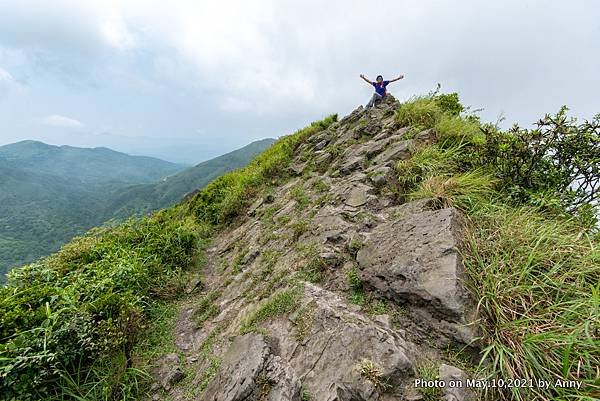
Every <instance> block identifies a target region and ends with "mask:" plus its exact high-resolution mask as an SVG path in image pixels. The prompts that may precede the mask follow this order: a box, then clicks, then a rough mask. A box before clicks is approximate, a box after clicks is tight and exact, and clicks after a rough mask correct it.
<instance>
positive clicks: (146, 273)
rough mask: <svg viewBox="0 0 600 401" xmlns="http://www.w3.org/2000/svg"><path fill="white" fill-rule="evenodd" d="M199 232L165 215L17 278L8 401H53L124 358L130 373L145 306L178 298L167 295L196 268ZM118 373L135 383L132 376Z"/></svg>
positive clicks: (8, 300) (6, 306)
mask: <svg viewBox="0 0 600 401" xmlns="http://www.w3.org/2000/svg"><path fill="white" fill-rule="evenodd" d="M196 228H197V223H196V222H195V220H194V219H193V218H189V217H188V218H182V219H177V218H174V216H173V213H168V212H162V213H158V214H157V215H155V216H153V217H150V218H145V219H142V220H139V221H134V220H130V221H128V222H126V223H125V224H123V225H121V226H118V227H115V228H107V229H96V230H94V231H92V232H90V233H89V234H88V235H87V236H84V237H80V238H77V239H75V240H74V241H73V242H71V243H69V244H67V245H66V246H64V247H63V249H62V251H60V252H59V253H57V254H54V255H52V256H50V257H48V258H46V259H45V260H42V261H40V262H37V263H34V264H31V265H28V266H25V267H23V268H20V269H14V270H13V271H12V272H11V273H10V274H9V279H8V284H7V286H5V287H2V288H0V321H1V323H2V324H1V326H0V327H1V328H0V338H1V339H2V343H1V344H0V378H1V379H2V380H1V384H0V391H1V392H2V394H3V395H6V396H7V397H8V399H11V398H14V399H19V400H30V399H31V400H34V399H36V400H37V399H40V398H41V399H51V398H52V397H55V396H56V397H58V396H59V394H60V393H61V386H64V385H66V384H65V380H66V378H68V377H71V376H72V375H74V374H75V373H76V372H79V373H82V372H85V371H89V372H91V370H92V366H98V364H99V363H101V361H102V360H104V359H111V358H114V356H115V355H117V354H120V353H123V354H124V356H125V359H124V360H125V361H126V363H129V360H128V358H129V352H130V351H131V347H132V345H133V344H134V343H135V341H136V339H137V336H138V335H139V333H140V331H141V329H142V327H143V322H144V309H145V306H146V305H147V302H148V301H149V300H151V299H152V298H156V297H158V296H161V297H173V296H174V295H175V294H176V293H177V291H173V292H171V293H165V291H164V290H165V288H168V287H169V281H170V280H175V279H176V278H177V275H178V272H181V271H182V270H184V269H187V268H188V267H189V266H191V265H192V262H193V258H194V254H195V252H196V249H197V247H198V234H197V230H196ZM114 369H116V370H119V369H123V374H124V375H126V374H129V373H130V372H129V373H127V372H128V369H127V366H125V367H123V366H114ZM88 376H89V378H90V379H91V378H92V377H94V376H93V374H91V373H90V375H88ZM114 390H115V389H112V390H111V391H114Z"/></svg>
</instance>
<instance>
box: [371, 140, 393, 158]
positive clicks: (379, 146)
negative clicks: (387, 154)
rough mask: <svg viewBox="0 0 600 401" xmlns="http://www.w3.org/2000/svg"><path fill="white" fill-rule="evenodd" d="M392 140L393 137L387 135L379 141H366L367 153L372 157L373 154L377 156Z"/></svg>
mask: <svg viewBox="0 0 600 401" xmlns="http://www.w3.org/2000/svg"><path fill="white" fill-rule="evenodd" d="M391 141H392V138H390V137H387V138H383V139H381V140H378V141H375V140H373V141H370V142H367V143H366V148H365V155H366V156H367V157H368V158H369V159H370V158H372V157H373V156H375V155H376V154H378V153H380V152H382V151H383V150H384V149H385V148H386V146H388V145H389V144H390V142H391Z"/></svg>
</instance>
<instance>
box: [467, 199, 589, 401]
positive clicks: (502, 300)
mask: <svg viewBox="0 0 600 401" xmlns="http://www.w3.org/2000/svg"><path fill="white" fill-rule="evenodd" d="M472 217H473V219H474V221H475V228H474V230H472V231H471V233H470V234H469V237H468V245H469V249H468V252H466V255H465V265H466V267H467V269H468V272H469V274H470V275H471V278H472V280H473V282H476V283H477V285H476V286H473V292H474V293H475V294H476V296H477V299H479V310H480V313H481V314H482V315H483V316H484V317H485V324H484V330H485V338H486V339H487V344H488V345H487V347H486V348H485V355H486V356H487V358H488V360H489V361H490V363H491V364H490V366H489V372H488V373H490V375H499V376H501V377H505V378H527V379H528V378H531V379H544V380H549V381H551V382H552V383H554V381H555V380H556V379H557V378H564V379H569V380H579V381H582V382H583V383H584V385H585V388H582V390H580V391H575V390H569V389H561V388H551V389H549V390H537V389H536V390H533V391H532V393H533V394H531V393H529V392H528V391H527V390H526V389H522V388H515V389H513V390H512V391H511V392H510V393H511V394H510V395H511V396H512V397H513V398H514V399H517V400H527V399H533V398H534V397H538V398H539V399H543V398H544V397H549V398H552V399H567V398H569V397H574V396H576V397H581V398H580V399H585V398H584V397H586V396H587V397H591V396H592V394H594V393H596V394H598V391H600V385H599V379H600V376H599V372H598V366H600V353H599V352H598V350H600V338H599V337H598V327H600V268H599V266H600V247H599V246H598V241H597V239H595V240H594V239H593V238H591V237H589V236H588V235H587V234H585V231H583V230H582V229H581V227H580V226H578V225H577V224H576V222H574V221H569V220H564V219H557V218H551V217H549V216H546V215H543V214H541V213H539V212H538V211H536V210H535V209H533V208H530V207H523V208H513V207H507V206H505V205H502V204H490V205H488V206H487V207H485V208H479V209H478V210H476V211H475V212H474V213H473V215H472ZM504 396H505V397H508V394H505V395H504Z"/></svg>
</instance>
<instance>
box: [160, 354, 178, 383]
mask: <svg viewBox="0 0 600 401" xmlns="http://www.w3.org/2000/svg"><path fill="white" fill-rule="evenodd" d="M156 376H157V378H158V382H159V383H160V384H161V385H162V386H163V388H164V389H165V390H170V389H171V387H173V385H174V384H176V383H178V382H179V381H180V380H181V379H183V371H182V370H181V367H180V366H179V355H177V354H167V355H165V356H163V357H162V358H160V359H159V360H158V369H157V371H156Z"/></svg>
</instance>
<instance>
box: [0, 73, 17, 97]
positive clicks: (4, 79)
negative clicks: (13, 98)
mask: <svg viewBox="0 0 600 401" xmlns="http://www.w3.org/2000/svg"><path fill="white" fill-rule="evenodd" d="M20 86H21V85H20V84H19V83H18V82H17V81H16V80H15V78H14V77H13V76H12V75H11V74H10V73H9V72H8V71H6V70H5V69H3V68H2V67H0V98H2V97H4V96H5V95H7V94H8V93H9V92H11V91H13V90H18V89H19V88H20Z"/></svg>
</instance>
